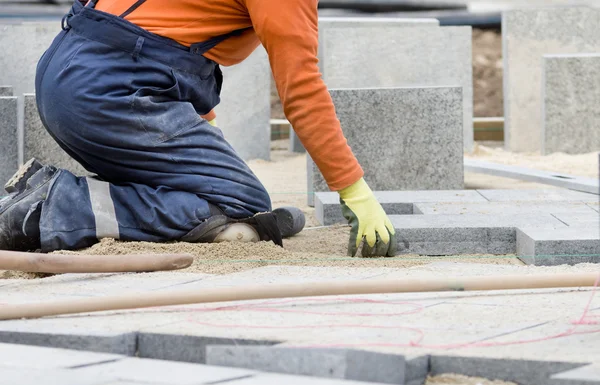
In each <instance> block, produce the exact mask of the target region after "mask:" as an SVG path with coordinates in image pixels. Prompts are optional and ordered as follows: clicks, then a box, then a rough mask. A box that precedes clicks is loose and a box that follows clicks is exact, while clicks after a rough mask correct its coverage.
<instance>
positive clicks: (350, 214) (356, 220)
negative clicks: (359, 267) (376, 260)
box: [339, 178, 397, 257]
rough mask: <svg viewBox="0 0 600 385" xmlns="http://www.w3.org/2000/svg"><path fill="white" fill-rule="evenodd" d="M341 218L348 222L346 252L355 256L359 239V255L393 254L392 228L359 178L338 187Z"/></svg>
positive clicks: (394, 249)
mask: <svg viewBox="0 0 600 385" xmlns="http://www.w3.org/2000/svg"><path fill="white" fill-rule="evenodd" d="M339 195H340V203H341V205H342V213H343V215H344V218H346V219H347V220H348V223H349V224H350V226H351V228H352V229H351V230H350V242H349V243H348V255H350V256H356V254H357V250H358V248H359V246H360V244H361V242H362V241H363V238H364V243H363V245H362V252H361V254H362V256H363V257H377V256H378V257H386V256H387V257H393V256H394V255H395V253H396V248H397V245H396V236H395V234H396V232H395V230H394V226H392V222H391V221H390V219H389V218H388V216H387V214H386V213H385V211H383V207H381V205H380V204H379V202H378V201H377V199H376V198H375V195H374V194H373V192H372V191H371V189H370V188H369V186H368V185H367V182H365V180H364V179H363V178H361V179H360V180H359V181H358V182H356V183H354V184H353V185H351V186H349V187H346V188H345V189H343V190H340V191H339Z"/></svg>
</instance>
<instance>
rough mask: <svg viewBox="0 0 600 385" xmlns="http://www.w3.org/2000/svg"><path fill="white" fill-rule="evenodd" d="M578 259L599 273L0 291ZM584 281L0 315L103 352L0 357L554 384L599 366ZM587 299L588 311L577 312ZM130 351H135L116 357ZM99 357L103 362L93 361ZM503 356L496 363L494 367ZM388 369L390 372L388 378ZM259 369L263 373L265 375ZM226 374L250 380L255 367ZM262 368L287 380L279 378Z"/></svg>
mask: <svg viewBox="0 0 600 385" xmlns="http://www.w3.org/2000/svg"><path fill="white" fill-rule="evenodd" d="M584 271H585V272H590V271H591V272H596V271H598V272H599V273H600V269H598V267H597V265H594V264H579V265H576V266H554V267H533V266H514V265H488V264H461V263H449V262H436V263H432V264H429V265H424V266H418V267H414V268H409V269H402V270H397V269H389V268H383V269H382V268H365V269H358V268H356V269H350V268H333V267H328V268H317V267H293V266H285V267H279V266H270V267H263V268H258V269H254V270H249V271H245V272H240V273H235V274H230V275H225V276H216V275H215V276H211V275H201V274H198V275H196V274H181V273H152V274H98V275H91V274H90V275H74V274H65V275H61V276H54V277H50V278H45V279H38V280H10V281H8V282H6V283H5V284H4V286H3V287H2V288H1V290H2V294H3V295H2V300H1V302H2V303H3V304H10V303H27V302H29V303H31V302H44V303H47V302H50V301H55V300H64V299H69V298H76V299H81V298H85V297H90V298H91V297H97V296H102V295H114V294H118V293H132V292H138V293H143V292H166V291H171V290H173V291H175V290H184V289H193V290H199V291H201V290H203V289H205V288H214V287H235V286H239V287H240V288H241V290H243V288H244V287H245V286H247V285H253V284H259V285H269V284H276V283H301V282H306V283H307V284H309V283H310V282H315V281H331V280H335V281H339V282H343V281H346V280H355V279H360V280H368V279H376V278H377V279H398V280H402V279H404V278H406V277H422V278H435V277H438V278H445V277H448V276H492V275H513V274H534V273H554V272H584ZM594 294H595V292H594V290H592V289H547V290H519V291H497V292H445V293H406V294H381V295H368V296H345V297H327V298H324V297H322V298H303V299H282V300H267V301H250V302H233V303H227V304H207V305H185V306H174V307H166V308H152V309H139V310H131V311H117V312H103V313H91V314H85V315H71V316H60V317H48V318H44V319H35V320H12V321H2V322H0V342H4V343H15V344H28V345H37V346H46V347H58V348H69V349H74V350H79V351H81V350H88V351H95V352H102V353H104V354H101V355H99V356H95V355H93V357H92V356H89V355H83V356H79V355H77V354H75V353H73V352H71V353H70V355H65V356H60V357H59V356H53V357H52V359H50V358H49V361H45V359H24V358H21V356H20V354H23V355H25V354H26V353H21V352H22V351H18V350H11V351H12V352H13V353H11V354H8V355H9V356H10V357H8V358H4V360H5V361H2V360H1V359H2V357H4V354H3V350H2V347H1V346H0V366H2V365H5V366H9V367H11V373H13V372H14V373H17V372H18V371H19V370H21V369H19V368H18V367H17V366H18V365H25V364H26V363H27V362H34V363H35V365H34V364H33V363H32V364H31V365H32V366H31V367H30V368H31V369H36V370H38V371H40V372H39V373H42V374H40V376H42V375H43V371H44V370H59V369H60V370H63V371H64V370H66V369H65V367H66V368H67V369H68V370H71V369H72V368H73V367H77V368H80V369H77V370H81V371H82V373H83V372H84V369H85V373H87V374H86V376H85V378H88V379H95V378H103V376H104V375H109V376H112V375H114V373H125V374H122V375H121V374H119V376H121V377H118V381H130V382H135V383H138V382H140V383H150V382H153V383H160V384H162V383H173V384H179V383H182V384H184V383H194V384H195V383H199V384H200V383H207V382H211V381H213V380H215V378H214V377H210V376H212V375H213V374H211V373H213V371H212V369H211V370H210V371H209V372H207V373H208V374H206V376H208V377H202V376H204V375H202V376H200V375H198V376H199V377H198V382H185V380H184V379H182V380H181V381H180V380H179V379H178V378H179V377H177V378H175V377H172V379H171V380H169V381H172V382H161V381H163V378H162V377H161V376H160V375H159V374H156V375H151V374H149V373H151V371H150V369H148V368H151V367H155V366H154V364H152V365H150V366H145V365H146V364H144V363H140V362H139V361H140V360H139V358H150V359H159V360H172V361H179V362H188V363H196V364H207V363H208V364H210V365H218V366H228V367H238V368H240V369H244V370H260V371H267V372H277V373H287V374H293V375H302V376H312V377H311V378H313V379H314V377H315V376H316V377H319V378H321V379H322V380H323V379H324V378H327V379H337V380H341V379H346V380H354V381H368V382H371V383H373V382H375V383H396V384H411V385H412V384H413V383H414V384H416V383H422V380H423V378H424V376H425V375H426V374H427V373H428V372H430V371H431V372H436V373H438V372H439V373H441V372H449V371H450V372H455V373H459V374H465V375H477V376H483V377H487V378H498V379H504V380H507V381H515V382H517V383H519V384H538V383H539V384H551V382H550V381H549V378H550V376H553V375H555V374H558V373H561V372H563V371H568V370H573V369H577V368H582V367H584V366H586V365H589V364H595V365H600V334H599V333H600V326H599V325H598V322H597V321H600V318H598V317H600V297H598V296H595V295H594ZM140 295H141V294H140ZM588 304H589V310H588V312H587V314H586V317H585V318H584V319H583V321H584V322H578V321H581V320H582V315H583V314H584V311H585V309H586V307H587V306H588ZM0 310H1V307H0ZM271 349H272V350H271ZM127 356H137V357H139V358H135V359H134V358H131V359H129V358H123V357H127ZM96 360H97V361H100V362H103V363H102V367H100V366H101V365H100V364H96V362H97V361H96ZM57 361H60V363H61V364H60V365H61V366H58V367H52V366H53V365H55V364H53V363H52V362H57ZM7 363H9V364H7ZM91 363H92V364H91ZM11 365H12V366H11ZM360 365H363V366H360ZM378 365H379V366H378ZM49 366H51V367H49ZM156 367H157V368H158V366H156ZM502 367H503V368H505V369H504V371H503V372H502V371H499V369H498V368H502ZM69 368H71V369H69ZM360 368H363V369H360ZM0 370H2V369H0ZM136 370H139V372H140V373H141V374H139V376H138V374H135V376H138V377H135V378H134V377H129V376H130V374H128V373H132V372H133V371H136ZM157 370H158V369H157ZM164 370H165V371H166V372H168V371H173V370H175V368H174V367H173V368H166V367H165V369H164ZM177 370H179V369H177ZM186 370H187V369H186ZM190 370H196V369H190ZM21 373H22V371H21ZM136 373H137V372H136ZM223 373H225V374H224V375H225V376H227V375H229V374H228V373H229V372H223ZM577 373H578V372H575V375H577ZM585 373H587V372H585ZM209 374H210V375H209ZM60 375H61V376H62V375H64V376H67V377H65V378H67V379H65V380H64V382H61V383H66V384H69V383H75V382H68V381H71V380H69V378H71V377H68V376H71V375H72V372H66V373H62V372H61V374H60ZM15 376H17V374H15ZM131 376H134V375H133V374H131ZM261 376H262V375H261ZM17 377H18V376H17ZM33 377H35V376H33ZM209 377H210V379H209V380H206V381H207V382H202V381H205V378H209ZM173 378H175V379H173ZM236 378H237V377H236ZM390 379H395V380H394V382H390V381H391V380H390ZM261 380H264V381H267V379H266V378H265V379H263V377H261ZM302 380H304V379H302ZM517 380H519V381H521V382H519V381H517ZM86 381H87V380H86ZM90 381H91V380H90ZM111 381H116V380H114V379H111ZM177 381H179V382H177ZM219 381H221V380H219ZM227 381H229V380H227ZM236 381H239V382H240V383H249V384H250V383H253V382H252V381H251V377H248V378H243V379H237V380H236ZM269 381H271V380H269ZM272 381H273V383H283V382H277V381H282V380H281V379H276V378H275V379H273V380H272ZM286 381H288V380H286ZM290 381H291V383H304V382H297V381H300V380H298V379H293V380H292V379H291V380H289V381H288V382H290ZM295 381H296V382H295ZM323 381H324V380H323ZM415 381H416V382H415ZM419 381H420V382H419ZM213 382H214V381H213ZM10 383H13V382H10ZM14 383H16V384H19V382H14ZM79 383H83V384H87V383H88V382H79ZM89 383H93V384H97V383H102V382H89ZM256 383H257V384H258V383H259V382H256ZM261 383H269V382H261ZM325 383H327V382H325ZM565 383H567V382H565ZM592 383H594V382H592ZM557 384H558V383H557Z"/></svg>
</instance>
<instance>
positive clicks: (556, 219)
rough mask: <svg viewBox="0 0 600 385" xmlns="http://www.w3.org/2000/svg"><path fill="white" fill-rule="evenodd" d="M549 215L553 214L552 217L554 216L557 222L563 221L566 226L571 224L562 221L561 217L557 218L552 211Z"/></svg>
mask: <svg viewBox="0 0 600 385" xmlns="http://www.w3.org/2000/svg"><path fill="white" fill-rule="evenodd" d="M550 215H552V216H553V217H554V218H555V219H556V220H558V221H559V222H562V223H564V224H565V225H566V226H567V227H571V226H569V224H568V223H567V222H565V221H563V220H562V219H560V218H559V217H557V216H556V215H554V214H552V213H550Z"/></svg>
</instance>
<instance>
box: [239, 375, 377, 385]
mask: <svg viewBox="0 0 600 385" xmlns="http://www.w3.org/2000/svg"><path fill="white" fill-rule="evenodd" d="M227 384H228V385H282V384H285V385H368V384H373V385H378V384H379V383H373V382H362V381H361V382H358V381H347V380H338V379H325V378H310V377H304V376H291V375H284V374H259V375H256V376H252V377H247V378H241V379H239V380H235V381H230V382H227ZM379 385H381V384H379Z"/></svg>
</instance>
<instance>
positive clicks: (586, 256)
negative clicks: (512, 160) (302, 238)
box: [315, 189, 600, 265]
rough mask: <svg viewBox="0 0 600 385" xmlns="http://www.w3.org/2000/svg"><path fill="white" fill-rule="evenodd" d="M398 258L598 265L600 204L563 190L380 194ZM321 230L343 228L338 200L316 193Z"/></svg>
mask: <svg viewBox="0 0 600 385" xmlns="http://www.w3.org/2000/svg"><path fill="white" fill-rule="evenodd" d="M375 195H376V197H377V199H378V200H379V202H380V203H381V205H382V206H383V208H384V210H386V212H387V213H388V215H390V218H391V221H392V223H393V224H394V227H395V228H396V231H397V234H398V235H397V237H398V247H399V253H401V254H420V255H469V254H487V255H505V254H517V255H518V256H519V258H520V259H521V260H522V261H523V262H525V263H527V264H533V265H557V264H565V263H566V264H576V263H582V262H593V263H600V213H599V212H598V202H599V197H598V195H596V194H588V193H583V192H577V191H570V190H563V189H549V190H462V191H379V192H376V193H375ZM315 209H316V216H317V219H318V220H319V222H320V223H321V224H323V225H333V224H337V223H345V222H346V221H345V219H344V218H343V216H342V212H341V208H340V204H339V196H338V195H337V193H332V192H329V193H317V194H316V203H315Z"/></svg>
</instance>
